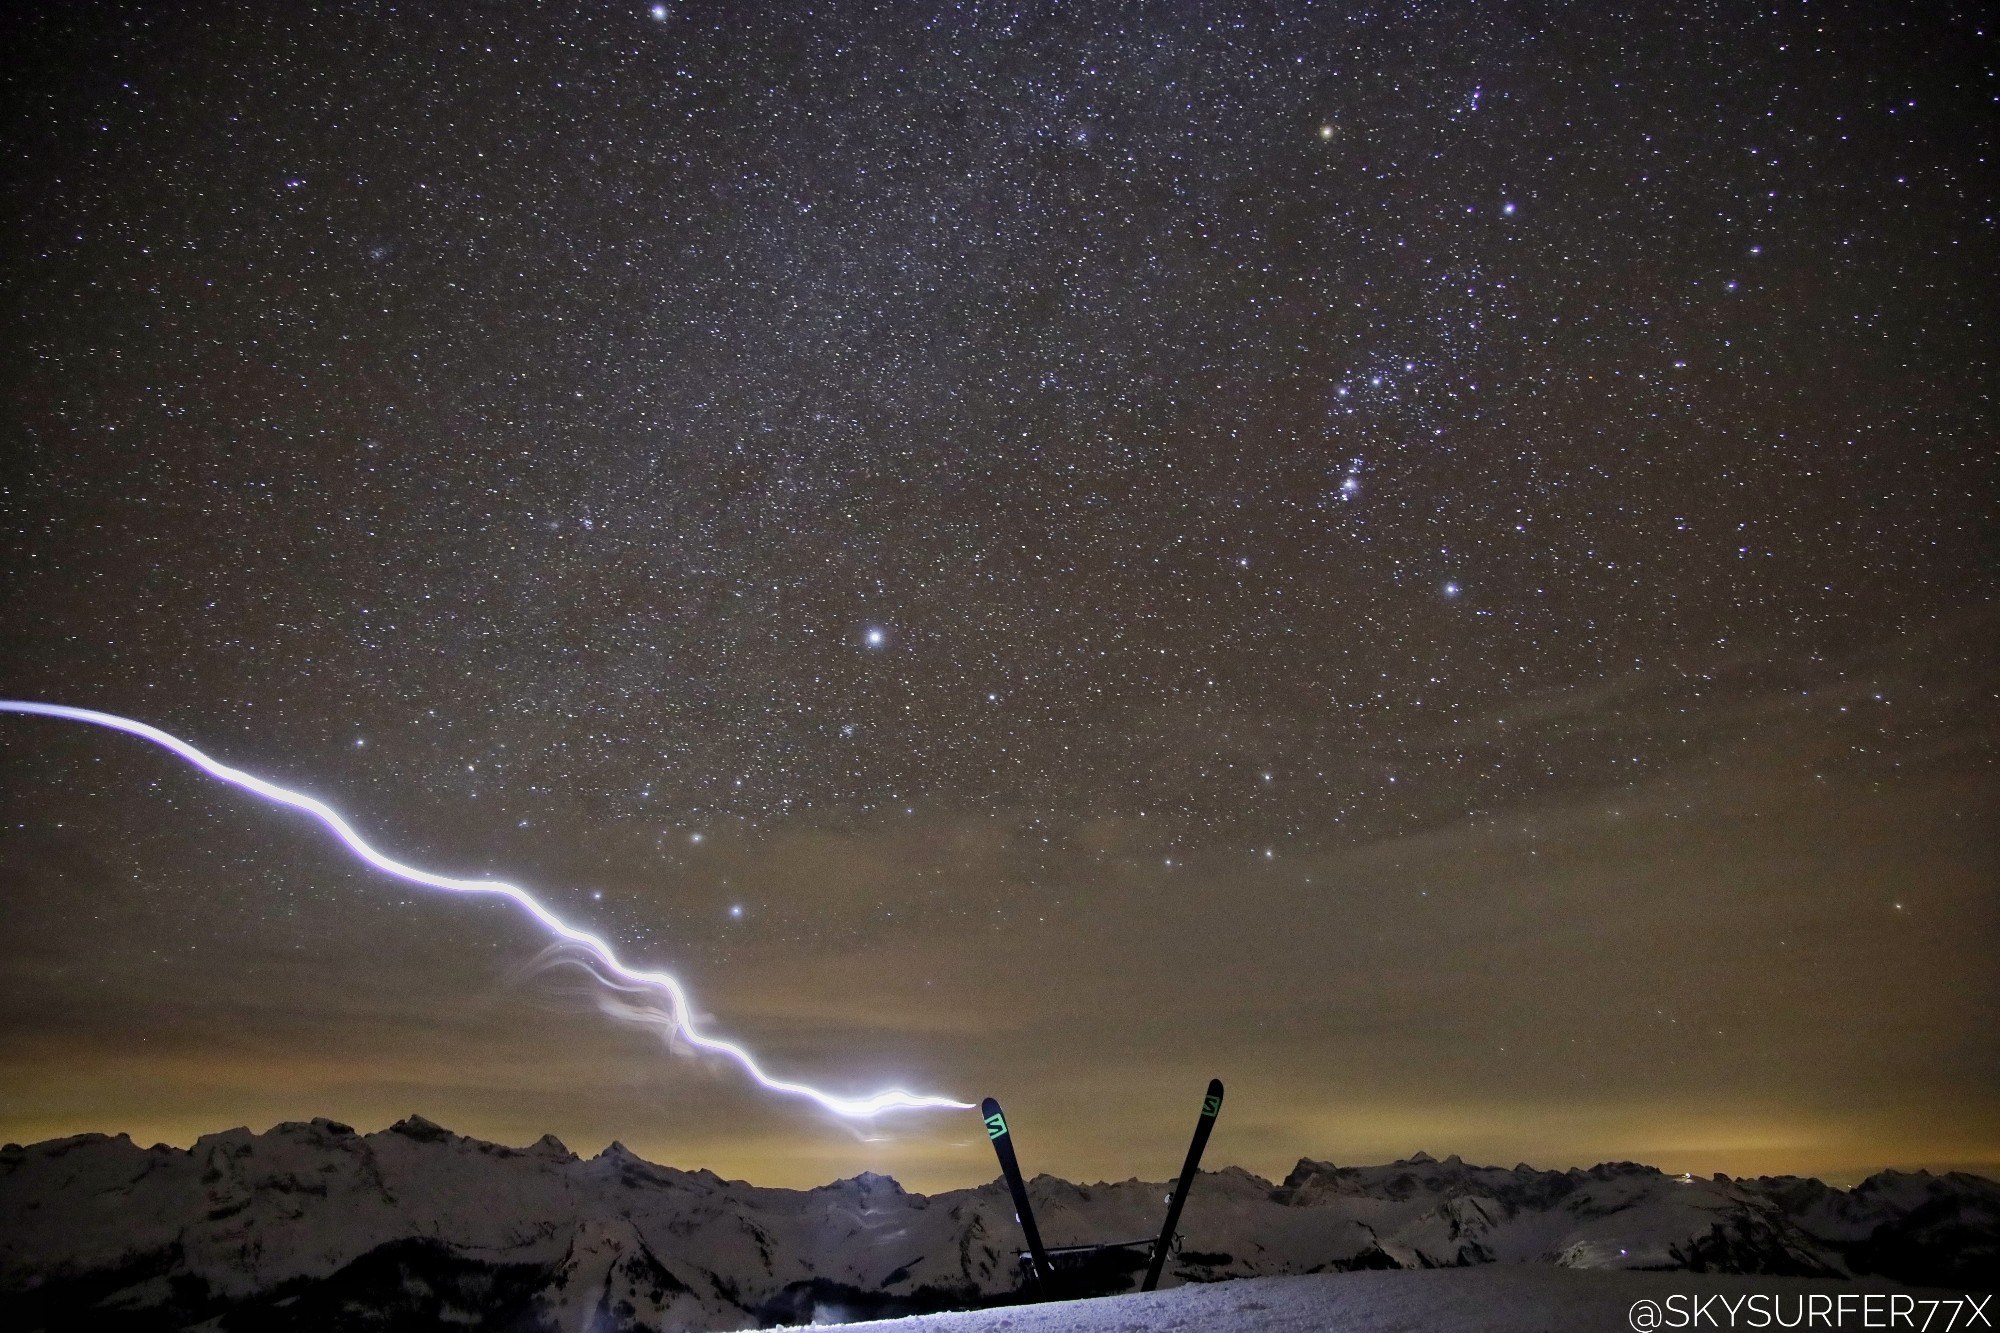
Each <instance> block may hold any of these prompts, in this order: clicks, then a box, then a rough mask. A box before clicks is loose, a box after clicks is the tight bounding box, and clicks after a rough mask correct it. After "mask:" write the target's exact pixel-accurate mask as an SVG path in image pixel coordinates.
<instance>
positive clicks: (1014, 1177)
mask: <svg viewBox="0 0 2000 1333" xmlns="http://www.w3.org/2000/svg"><path fill="white" fill-rule="evenodd" d="M1217 1086H1220V1085H1219V1084H1218V1085H1217ZM979 1117H980V1119H982V1120H984V1121H985V1122H986V1137H987V1138H989V1139H992V1140H993V1151H994V1154H995V1155H996V1156H998V1157H999V1158H1000V1174H1001V1175H1003V1176H1005V1177H1006V1178H1007V1192H1008V1193H1009V1194H1012V1195H1013V1196H1014V1216H1015V1218H1016V1219H1017V1220H1018V1221H1019V1222H1020V1223H1021V1234H1022V1235H1024V1236H1026V1237H1027V1238H1028V1258H1029V1267H1030V1270H1031V1275H1032V1276H1033V1277H1034V1280H1035V1285H1037V1286H1039V1287H1046V1286H1047V1285H1048V1282H1049V1279H1050V1278H1051V1277H1053V1276H1054V1273H1053V1272H1052V1270H1051V1269H1050V1268H1049V1252H1048V1251H1047V1250H1045V1249H1043V1248H1042V1233H1041V1232H1040V1231H1038V1230H1036V1229H1035V1210H1034V1209H1032V1208H1030V1207H1029V1206H1028V1187H1027V1186H1026V1185H1024V1184H1022V1183H1021V1163H1020V1162H1019V1161H1017V1160H1016V1159H1015V1157H1014V1135H1013V1132H1012V1131H1011V1130H1009V1129H1008V1128H1007V1117H1006V1116H1004V1115H1002V1114H1001V1113H1000V1103H999V1102H996V1101H994V1100H993V1099H992V1098H991V1097H988V1098H987V1099H986V1100H985V1101H983V1102H981V1103H979ZM1202 1137H1203V1138H1206V1137H1207V1135H1205V1134H1204V1135H1203V1136H1202Z"/></svg>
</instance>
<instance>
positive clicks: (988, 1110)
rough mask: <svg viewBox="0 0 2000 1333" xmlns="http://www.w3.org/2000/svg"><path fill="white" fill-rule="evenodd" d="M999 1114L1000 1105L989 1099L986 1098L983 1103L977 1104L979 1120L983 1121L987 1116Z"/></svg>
mask: <svg viewBox="0 0 2000 1333" xmlns="http://www.w3.org/2000/svg"><path fill="white" fill-rule="evenodd" d="M999 1114H1000V1103H999V1102H996V1101H994V1100H993V1099H992V1098H991V1097H988V1098H987V1099H986V1100H985V1101H983V1102H981V1103H979V1117H980V1119H982V1120H983V1119H985V1118H986V1117H987V1116H990V1115H999Z"/></svg>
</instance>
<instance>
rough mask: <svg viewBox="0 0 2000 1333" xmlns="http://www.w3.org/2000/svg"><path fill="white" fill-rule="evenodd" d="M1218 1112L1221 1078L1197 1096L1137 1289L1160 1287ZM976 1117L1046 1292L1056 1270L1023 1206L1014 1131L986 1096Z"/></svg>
mask: <svg viewBox="0 0 2000 1333" xmlns="http://www.w3.org/2000/svg"><path fill="white" fill-rule="evenodd" d="M1221 1110H1222V1080H1221V1079H1219V1078H1212V1079H1210V1080H1209V1081H1208V1093H1207V1095H1205V1096H1204V1097H1203V1098H1202V1099H1201V1118H1200V1119H1198V1120H1196V1121H1195V1122H1194V1139H1193V1141H1192V1142H1190V1143H1189V1144H1188V1152H1187V1160H1186V1161H1185V1162H1183V1163H1181V1175H1180V1179H1179V1180H1177V1181H1175V1182H1174V1192H1173V1194H1172V1195H1170V1196H1169V1197H1168V1199H1167V1220H1166V1223H1165V1225H1163V1226H1162V1227H1161V1228H1160V1236H1159V1239H1158V1240H1155V1241H1152V1242H1151V1243H1150V1244H1151V1248H1152V1253H1151V1256H1150V1258H1149V1259H1148V1262H1147V1264H1146V1283H1145V1285H1144V1286H1143V1287H1141V1288H1140V1290H1141V1291H1151V1290H1152V1289H1153V1288H1155V1287H1157V1286H1159V1285H1160V1273H1161V1270H1162V1269H1164V1268H1165V1267H1166V1263H1167V1253H1168V1251H1169V1250H1171V1249H1172V1248H1173V1243H1174V1228H1175V1227H1177V1226H1179V1225H1180V1220H1181V1207H1182V1205H1184V1204H1186V1203H1187V1196H1188V1186H1190V1185H1192V1184H1194V1173H1195V1171H1196V1170H1197V1169H1198V1168H1199V1167H1200V1166H1201V1153H1202V1149H1204V1148H1206V1147H1207V1146H1208V1136H1209V1133H1210V1131H1212V1130H1213V1129H1214V1128H1215V1117H1216V1115H1217V1114H1218V1113H1219V1112H1220V1111H1221ZM979 1115H980V1118H981V1119H983V1120H984V1121H985V1122H986V1137H987V1138H989V1139H991V1140H992V1141H993V1152H994V1155H995V1156H997V1157H999V1159H1000V1174H1001V1175H1002V1176H1003V1177H1005V1178H1006V1181H1007V1192H1008V1193H1009V1194H1012V1195H1013V1196H1014V1215H1015V1216H1016V1217H1017V1218H1018V1219H1020V1223H1021V1234H1022V1235H1023V1236H1024V1237H1026V1238H1027V1242H1028V1253H1027V1254H1026V1256H1024V1257H1025V1258H1026V1259H1027V1261H1028V1271H1029V1274H1030V1276H1031V1277H1032V1278H1033V1279H1034V1281H1035V1284H1036V1285H1037V1286H1039V1287H1041V1288H1042V1289H1043V1290H1045V1291H1046V1290H1047V1288H1048V1286H1049V1284H1050V1280H1051V1279H1052V1278H1053V1277H1054V1276H1055V1268H1054V1266H1053V1265H1052V1263H1051V1262H1050V1259H1049V1255H1050V1251H1049V1249H1048V1248H1047V1247H1046V1246H1044V1245H1043V1244H1042V1233H1041V1230H1040V1229H1039V1228H1037V1227H1036V1226H1035V1211H1034V1209H1033V1208H1031V1207H1030V1206H1029V1205H1028V1187H1027V1185H1026V1183H1024V1182H1023V1181H1022V1179H1021V1162H1020V1159H1019V1158H1017V1157H1016V1156H1015V1155H1014V1132H1013V1131H1012V1130H1011V1129H1009V1128H1008V1127H1007V1117H1006V1115H1005V1114H1004V1113H1003V1112H1002V1111H1001V1110H1000V1103H999V1102H997V1101H995V1100H993V1098H991V1097H988V1098H987V1099H986V1100H985V1101H983V1102H981V1103H980V1104H979ZM1147 1244H1148V1242H1146V1241H1143V1240H1134V1241H1124V1242H1121V1243H1114V1244H1110V1245H1068V1246H1064V1247H1062V1248H1061V1249H1059V1250H1057V1251H1056V1252H1055V1253H1057V1254H1060V1255H1063V1256H1065V1257H1068V1256H1071V1255H1079V1254H1080V1255H1084V1256H1089V1255H1093V1254H1098V1253H1101V1252H1103V1251H1106V1250H1127V1249H1137V1248H1139V1247H1141V1246H1144V1245H1147Z"/></svg>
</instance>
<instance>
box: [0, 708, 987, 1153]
mask: <svg viewBox="0 0 2000 1333" xmlns="http://www.w3.org/2000/svg"><path fill="white" fill-rule="evenodd" d="M0 713H28V714H32V715H33V716H36V717H53V718H60V719H62V720H63V721H65V722H82V723H85V724H87V725H89V726H93V727H105V728H107V729H109V730H111V731H122V732H124V733H125V734H127V735H128V736H137V737H139V739H141V740H147V741H151V742H152V743H153V744H155V745H158V746H160V747H161V748H163V749H167V750H171V751H173V752H174V753H175V754H177V755H179V756H180V757H181V758H183V759H185V760H187V761H188V762H189V763H190V764H193V765H194V766H195V767H196V768H198V769H200V770H201V771H202V772H204V773H206V774H208V775H209V776H210V777H212V778H219V779H221V780H222V781H223V782H227V783H229V784H231V785H232V786H237V787H241V788H242V789H243V790H245V791H247V792H250V793H252V794H253V795H256V796H261V797H263V798H264V799H265V800H267V801H270V802H272V803H274V804H276V805H289V806H291V807H292V808H293V809H294V810H303V811H305V812H306V813H307V814H309V815H311V816H312V817H313V818H314V819H317V820H318V821H319V822H320V823H322V824H324V825H326V826H327V827H328V828H329V829H331V830H332V831H333V835H334V836H335V837H336V838H339V839H340V840H341V842H343V843H345V844H346V845H347V849H348V850H349V851H351V852H353V853H354V854H355V855H356V856H358V857H360V858H361V859H362V860H363V861H365V862H367V863H368V864H369V865H371V866H373V867H375V869H377V870H380V871H382V872H383V873H384V874H388V875H394V876H395V877H396V878H397V879H400V880H405V881H407V882H409V883H411V884H421V885H422V886H424V887H425V888H427V889H443V890H445V891H446V892H448V893H470V894H491V895H495V896H498V897H501V898H505V899H507V900H509V901H510V902H512V903H513V904H514V905H515V906H517V907H519V908H520V909H521V910H522V911H524V912H526V913H527V914H528V915H529V916H531V917H533V918H534V919H535V921H536V923H537V924H539V925H540V926H541V927H542V928H543V929H544V930H546V931H548V933H549V934H551V935H554V936H556V937H557V938H559V939H563V940H567V941H569V942H570V943H571V944H577V945H581V946H582V947H583V948H584V949H586V950H588V951H589V953H590V955H591V956H592V957H593V958H595V959H596V960H597V961H598V962H599V963H601V964H603V965H604V967H605V968H606V969H607V970H608V971H609V972H610V973H611V974H612V975H613V976H616V977H618V978H619V979H621V980H623V981H626V982H630V983H632V984H634V985H637V986H644V987H651V988H652V989H654V990H658V991H663V992H665V993H666V995H667V996H668V997H669V998H670V999H671V1000H672V1001H673V1019H674V1027H675V1028H676V1029H677V1030H678V1031H679V1033H680V1035H681V1036H682V1038H683V1039H685V1040H686V1041H687V1042H688V1044H689V1045H691V1046H694V1047H696V1048H697V1049H700V1050H704V1051H711V1052H713V1053H715V1054H717V1055H725V1056H728V1057H729V1058H730V1059H731V1060H734V1061H735V1062H736V1063H737V1064H739V1065H741V1066H742V1067H743V1069H744V1071H745V1072H746V1073H748V1074H749V1075H750V1077H751V1078H753V1079H755V1080H756V1081H757V1083H758V1084H759V1085H760V1086H762V1087H765V1088H768V1089H769V1090H771V1091H772V1092H781V1093H784V1094H786V1095H788V1096H793V1097H804V1098H806V1099H807V1100H809V1101H814V1102H817V1103H819V1104H820V1105H821V1106H823V1107H825V1108H826V1109H827V1110H829V1111H832V1112H834V1113H836V1114H838V1115H845V1116H873V1115H877V1114H879V1113H881V1112H883V1111H893V1110H952V1111H969V1110H971V1109H972V1104H971V1103H970V1102H960V1101H953V1100H952V1099H951V1098H949V1097H931V1096H926V1095H923V1094H920V1093H914V1092H904V1091H903V1090H902V1089H900V1088H891V1089H890V1090H889V1091H887V1092H878V1093H876V1094H875V1095H874V1096H872V1097H858V1098H857V1097H837V1096H835V1095H834V1094H832V1093H830V1092H823V1091H821V1090H820V1089H818V1088H815V1087H813V1086H812V1085H811V1084H809V1083H796V1082H793V1081H791V1080H789V1079H782V1078H773V1077H771V1075H769V1074H767V1073H765V1072H764V1069H763V1066H761V1065H759V1064H758V1063H757V1058H756V1057H755V1056H753V1055H751V1054H750V1052H749V1051H747V1050H745V1049H744V1048H743V1047H741V1046H739V1045H737V1044H736V1043H735V1042H732V1041H724V1040H722V1039H721V1038H720V1037H710V1036H705V1035H703V1034H702V1033H701V1032H699V1031H697V1030H696V1029H695V1025H694V1006H693V1005H692V1004H691V1003H690V1002H689V1000H688V993H687V988H686V987H685V986H683V985H682V984H681V983H680V980H679V978H677V977H674V976H672V975H670V974H669V973H666V972H656V971H649V970H647V969H644V968H637V967H631V966H629V965H627V964H626V963H625V962H623V961H622V960H621V959H620V958H619V957H618V952H617V950H615V949H613V948H612V947H611V945H610V943H609V942H608V941H606V940H605V939H604V938H603V937H602V936H598V935H593V934H591V933H590V932H589V931H587V930H579V929H577V928H576V927H575V926H572V925H570V924H569V923H568V922H567V921H564V920H563V919H562V918H561V917H559V916H557V915H556V914H555V913H554V912H551V911H550V910H549V909H548V908H546V907H544V906H542V904H541V903H540V902H538V901H537V900H536V899H535V896H534V895H533V894H531V893H529V892H528V891H527V890H526V889H524V888H522V887H521V886H520V885H518V884H509V883H507V882H506V881H505V880H498V879H459V878H456V877H454V876H451V875H437V874H433V873H431V872H430V871H428V870H419V869H418V868H417V867H415V866H412V865H405V864H404V863H403V862H401V861H398V860H395V859H394V858H392V857H388V856H384V855H383V854H382V853H381V852H378V851H376V850H375V849H374V848H373V847H371V846H369V845H368V842H367V840H366V839H364V838H363V837H362V836H361V835H360V834H359V833H357V832H355V830H354V826H353V825H352V824H350V823H348V822H347V820H346V819H345V818H343V817H342V816H341V814H340V812H339V811H337V810H335V809H334V808H333V807H332V806H330V805H328V804H326V802H324V801H320V800H316V799H314V798H313V797H311V796H307V795H305V794H304V793H302V792H295V791H290V790H288V789H286V788H284V787H280V786H279V785H278V784H277V783H275V782H267V781H265V780H264V779H263V778H260V777H258V776H256V775H255V774H254V773H245V772H244V771H243V770H242V769H240V768H231V767H230V766H229V765H228V764H225V763H222V762H221V761H219V760H216V759H211V758H210V757H209V756H208V755H205V754H203V753H202V752H201V751H200V750H197V749H195V747H194V746H192V745H190V744H188V743H187V742H186V741H184V740H182V739H181V738H180V737H178V736H175V735H172V734H171V733H169V732H164V731H161V730H160V729H159V728H158V727H151V726H148V725H146V724H145V723H144V722H137V721H134V720H133V719H131V718H129V717H120V716H119V715H118V714H116V713H100V712H97V711H95V710H94V709H89V708H71V707H68V706H67V705H65V704H41V703H30V702H28V701H26V700H21V699H0Z"/></svg>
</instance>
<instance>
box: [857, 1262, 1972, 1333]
mask: <svg viewBox="0 0 2000 1333" xmlns="http://www.w3.org/2000/svg"><path fill="white" fill-rule="evenodd" d="M1963 1296H1964V1294H1963V1293H1961V1292H1956V1291H1940V1290H1924V1289H1917V1290H1914V1291H1913V1290H1910V1289H1906V1288H1902V1287H1899V1286H1896V1285H1895V1284H1893V1283H1885V1282H1882V1281H1879V1280H1876V1281H1864V1282H1839V1281H1833V1280H1829V1279H1823V1278H1772V1277H1726V1276H1717V1275H1715V1274H1707V1273H1704V1274H1699V1275H1697V1274H1689V1273H1637V1272H1609V1271H1594V1272H1593V1271H1583V1270H1578V1269H1564V1268H1552V1267H1546V1266H1534V1267H1525V1266H1514V1265H1499V1264H1493V1265H1481V1266H1479V1267H1476V1268H1453V1269H1436V1270H1431V1271H1428V1272H1419V1273H1400V1272H1398V1273H1326V1274H1319V1275H1316V1276H1312V1277H1269V1278H1252V1279H1248V1280H1246V1281H1243V1282H1231V1283H1227V1284H1224V1285H1221V1286H1187V1287H1181V1288H1178V1289H1177V1290H1174V1291H1160V1292H1153V1293H1149V1294H1146V1295H1131V1296H1108V1297H1104V1298H1101V1299H1098V1300H1086V1301H1062V1302H1057V1303H1053V1304H1049V1305H1040V1306H1030V1307H1027V1308H1014V1309H1008V1310H1004V1311H1002V1310H976V1311H965V1312H962V1313H958V1314H935V1315H924V1316H918V1317H915V1318H909V1319H895V1320H884V1321H880V1322H871V1323H865V1324H856V1325H851V1327H853V1328H854V1329H855V1331H856V1333H862V1330H869V1331H870V1333H996V1331H997V1330H1001V1329H1005V1330H1006V1331H1007V1333H1133V1331H1134V1330H1139V1329H1144V1330H1146V1331H1147V1333H1324V1331H1325V1330H1327V1329H1340V1330H1342V1333H1546V1331H1547V1330H1549V1329H1579V1330H1589V1331H1590V1333H1613V1330H1617V1329H1623V1328H1628V1327H1630V1326H1631V1325H1630V1324H1629V1323H1628V1322H1627V1320H1628V1316H1629V1315H1630V1313H1631V1311H1632V1308H1633V1306H1634V1304H1635V1303H1636V1302H1638V1301H1641V1300H1651V1301H1653V1302H1656V1303H1657V1304H1658V1305H1659V1307H1660V1309H1661V1311H1662V1314H1663V1316H1664V1317H1665V1318H1666V1319H1668V1320H1671V1321H1673V1322H1670V1323H1668V1324H1667V1327H1669V1328H1679V1327H1703V1328H1711V1329H1713V1328H1729V1327H1732V1326H1733V1327H1737V1328H1777V1327H1782V1326H1787V1325H1789V1326H1792V1327H1820V1328H1832V1327H1847V1328H1863V1327H1872V1328H1887V1327H1921V1326H1922V1324H1923V1322H1924V1316H1925V1315H1926V1314H1928V1315H1930V1316H1931V1326H1932V1327H1933V1328H1938V1329H1943V1328H1945V1327H1946V1324H1947V1321H1948V1320H1949V1319H1950V1317H1951V1315H1952V1314H1954V1313H1956V1314H1957V1315H1958V1319H1957V1325H1956V1326H1957V1327H1958V1328H1960V1329H1964V1328H1967V1327H1971V1328H1981V1327H1986V1326H1987V1325H1985V1324H1981V1323H1978V1322H1976V1317H1975V1316H1974V1315H1973V1314H1972V1307H1971V1306H1970V1305H1968V1304H1965V1303H1961V1304H1959V1305H1957V1306H1956V1307H1955V1308H1954V1309H1940V1308H1938V1307H1926V1306H1923V1305H1920V1304H1918V1302H1920V1301H1924V1300H1935V1299H1939V1298H1943V1299H1945V1300H1947V1301H1949V1300H1951V1299H1953V1298H1958V1299H1960V1300H1961V1302H1962V1301H1963ZM1843 1299H1845V1301H1846V1302H1847V1304H1846V1305H1845V1307H1844V1308H1843V1307H1841V1306H1839V1305H1837V1304H1836V1303H1837V1302H1840V1301H1841V1300H1843ZM1702 1300H1705V1301H1706V1302H1707V1304H1706V1305H1704V1306H1700V1307H1697V1306H1696V1305H1695V1304H1694V1302H1696V1301H1702ZM1864 1301H1866V1302H1867V1304H1863V1302H1864ZM1892 1302H1894V1303H1895V1304H1893V1305H1892ZM1902 1302H1909V1306H1908V1307H1907V1313H1908V1315H1909V1319H1908V1321H1907V1322H1902V1323H1897V1324H1892V1323H1891V1322H1890V1319H1891V1316H1892V1315H1896V1316H1901V1315H1903V1314H1904V1313H1905V1307H1904V1306H1903V1305H1902ZM1697 1312H1698V1313H1697ZM1836 1314H1839V1315H1842V1316H1844V1317H1843V1319H1842V1322H1841V1323H1840V1324H1839V1325H1836V1324H1835V1323H1833V1317H1834V1316H1835V1315H1836ZM1981 1314H1982V1316H1983V1317H1984V1318H1985V1319H1986V1320H1988V1321H1989V1322H1990V1323H1992V1324H2000V1304H1996V1303H1995V1302H1992V1301H1990V1300H1989V1301H1988V1302H1987V1304H1986V1305H1985V1306H1984V1308H1983V1310H1982V1312H1981ZM1732 1315H1733V1319H1734V1322H1733V1324H1732V1323H1731V1322H1727V1320H1729V1319H1730V1318H1731V1317H1732ZM1871 1316H1872V1322H1870V1320H1871ZM1697 1317H1699V1318H1700V1319H1701V1320H1702V1321H1703V1322H1701V1323H1700V1324H1696V1323H1695V1320H1696V1319H1697ZM1781 1321H1782V1322H1781ZM1809 1321H1817V1322H1809Z"/></svg>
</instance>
